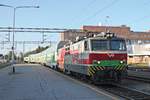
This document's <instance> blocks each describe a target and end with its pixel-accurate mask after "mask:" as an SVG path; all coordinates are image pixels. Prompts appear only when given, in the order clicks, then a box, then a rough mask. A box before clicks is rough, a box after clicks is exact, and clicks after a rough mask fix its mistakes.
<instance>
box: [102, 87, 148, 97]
mask: <svg viewBox="0 0 150 100" xmlns="http://www.w3.org/2000/svg"><path fill="white" fill-rule="evenodd" d="M100 88H102V89H103V90H105V91H107V92H109V93H112V94H115V95H117V96H120V97H123V98H125V99H127V100H150V94H146V93H143V92H142V91H138V90H135V89H131V88H128V87H125V86H122V85H119V84H114V85H112V86H108V85H107V86H100Z"/></svg>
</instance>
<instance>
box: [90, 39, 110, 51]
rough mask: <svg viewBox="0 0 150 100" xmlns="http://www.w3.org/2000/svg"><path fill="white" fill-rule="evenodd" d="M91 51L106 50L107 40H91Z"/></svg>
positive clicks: (107, 47)
mask: <svg viewBox="0 0 150 100" xmlns="http://www.w3.org/2000/svg"><path fill="white" fill-rule="evenodd" d="M91 46H92V51H99V50H108V49H109V46H108V41H107V40H91Z"/></svg>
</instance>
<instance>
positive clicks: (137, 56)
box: [61, 25, 150, 64]
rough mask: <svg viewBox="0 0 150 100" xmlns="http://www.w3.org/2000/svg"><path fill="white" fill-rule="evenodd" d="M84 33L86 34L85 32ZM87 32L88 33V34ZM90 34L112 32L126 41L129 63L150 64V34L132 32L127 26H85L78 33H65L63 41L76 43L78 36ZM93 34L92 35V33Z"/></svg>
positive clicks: (62, 34) (62, 37) (62, 35)
mask: <svg viewBox="0 0 150 100" xmlns="http://www.w3.org/2000/svg"><path fill="white" fill-rule="evenodd" d="M83 31H84V32H83ZM86 31H87V33H86ZM88 32H96V33H100V32H112V33H115V34H116V36H118V37H121V38H124V39H126V43H127V50H128V63H129V64H130V63H149V64H150V32H149V31H147V32H136V31H132V30H131V29H130V27H128V26H126V25H121V26H83V27H81V30H80V31H78V32H73V31H65V32H64V33H61V41H69V40H71V41H74V40H75V39H76V37H77V36H81V37H84V36H87V34H89V33H88ZM91 34H92V33H91Z"/></svg>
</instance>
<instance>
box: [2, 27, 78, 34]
mask: <svg viewBox="0 0 150 100" xmlns="http://www.w3.org/2000/svg"><path fill="white" fill-rule="evenodd" d="M13 29H14V30H13ZM13 31H14V32H40V33H62V32H65V31H69V32H81V29H66V28H21V27H20V28H12V27H0V32H13Z"/></svg>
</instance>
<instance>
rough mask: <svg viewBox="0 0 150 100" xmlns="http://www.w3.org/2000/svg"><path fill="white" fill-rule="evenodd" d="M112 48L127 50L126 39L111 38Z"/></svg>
mask: <svg viewBox="0 0 150 100" xmlns="http://www.w3.org/2000/svg"><path fill="white" fill-rule="evenodd" d="M110 49H111V50H119V51H125V50H126V44H125V41H123V40H111V41H110Z"/></svg>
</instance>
